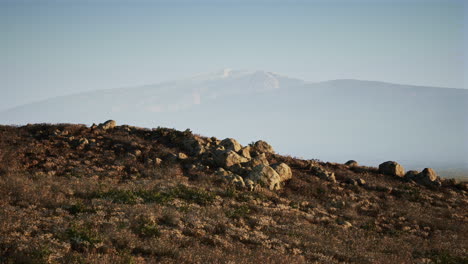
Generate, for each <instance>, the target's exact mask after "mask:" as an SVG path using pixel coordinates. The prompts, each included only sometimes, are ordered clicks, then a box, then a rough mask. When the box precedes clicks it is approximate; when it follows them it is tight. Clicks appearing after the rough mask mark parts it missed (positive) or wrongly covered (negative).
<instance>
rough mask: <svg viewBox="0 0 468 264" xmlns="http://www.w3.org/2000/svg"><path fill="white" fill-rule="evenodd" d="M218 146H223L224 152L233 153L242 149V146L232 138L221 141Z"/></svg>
mask: <svg viewBox="0 0 468 264" xmlns="http://www.w3.org/2000/svg"><path fill="white" fill-rule="evenodd" d="M220 145H221V146H223V147H224V149H225V150H233V151H235V152H238V151H239V150H241V149H242V145H241V144H239V142H237V140H235V139H233V138H226V139H223V140H222V141H221V143H220Z"/></svg>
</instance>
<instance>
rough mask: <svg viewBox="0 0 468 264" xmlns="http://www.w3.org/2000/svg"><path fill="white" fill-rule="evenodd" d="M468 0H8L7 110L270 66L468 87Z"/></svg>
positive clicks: (4, 46) (4, 11)
mask: <svg viewBox="0 0 468 264" xmlns="http://www.w3.org/2000/svg"><path fill="white" fill-rule="evenodd" d="M467 10H468V7H467V4H466V3H465V1H463V0H424V1H423V0H405V1H403V0H393V1H391V0H373V1H370V0H328V1H324V0H315V1H314V0H310V1H300V0H290V1H286V0H284V1H279V0H271V1H266V0H250V1H247V0H238V1H234V0H201V1H196V0H185V1H181V0H172V1H169V0H166V1H162V0H159V1H158V0H155V1H143V0H133V1H130V0H116V1H111V0H94V1H91V0H81V1H73V0H62V1H58V0H55V1H52V0H47V1H46V0H44V1H43V0H0V33H1V34H0V94H1V96H0V110H2V109H6V108H10V107H13V106H16V105H21V104H24V103H28V102H32V101H38V100H42V99H46V98H50V97H55V96H61V95H67V94H72V93H80V92H85V91H91V90H97V89H110V88H119V87H132V86H139V85H145V84H154V83H159V82H163V81H168V80H174V79H179V78H184V77H189V76H193V75H195V74H198V73H205V72H213V71H219V70H220V69H223V68H234V69H259V70H267V71H272V72H277V73H281V74H284V75H287V76H291V77H295V78H300V79H304V80H307V81H325V80H332V79H362V80H377V81H386V82H393V83H402V84H414V85H425V86H439V87H452V88H468V85H467V84H468V69H467V49H468V48H467V47H468V41H467V38H468V37H467V31H468V11H467Z"/></svg>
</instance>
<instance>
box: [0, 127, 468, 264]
mask: <svg viewBox="0 0 468 264" xmlns="http://www.w3.org/2000/svg"><path fill="white" fill-rule="evenodd" d="M190 136H191V133H190V131H184V132H179V131H175V130H171V129H163V128H159V129H156V130H154V131H151V130H143V129H135V128H131V127H129V128H126V127H118V128H116V129H114V130H112V131H107V132H104V131H97V130H92V129H90V128H87V127H85V126H82V125H69V124H59V125H47V124H40V125H31V126H25V127H9V126H0V263H257V262H264V263H392V264H393V263H418V262H419V263H467V262H468V258H467V255H468V253H467V247H468V245H467V241H468V237H467V234H468V226H467V221H468V212H467V210H466V208H467V205H468V202H467V193H466V191H464V190H462V189H460V188H458V187H457V186H455V185H453V186H448V187H443V188H438V189H429V188H426V187H423V186H419V185H414V184H410V183H406V182H404V181H402V180H400V179H396V178H392V177H390V176H384V175H381V174H378V172H377V170H376V169H375V168H367V167H356V168H349V167H347V166H345V165H341V164H330V163H323V162H320V161H315V162H317V163H318V164H320V165H321V166H323V167H324V168H326V169H327V170H329V171H333V172H335V174H336V178H337V181H338V183H330V182H327V181H324V180H321V179H319V178H318V177H316V176H315V175H313V174H312V173H311V172H310V171H309V169H308V165H309V164H310V161H305V160H300V159H295V158H292V157H282V156H278V155H269V156H268V159H269V161H270V163H273V162H286V163H288V164H289V165H290V166H291V167H292V168H293V173H294V177H293V179H292V180H290V181H289V182H287V183H286V185H285V186H284V187H283V188H282V190H280V191H278V192H272V191H269V190H265V189H262V188H259V189H257V190H255V191H252V192H250V191H246V190H237V189H236V188H234V187H233V186H230V185H229V184H227V183H226V182H224V181H222V180H221V179H220V178H218V177H217V176H215V175H214V170H215V169H216V168H214V167H209V168H207V167H206V166H205V167H204V166H201V167H200V166H199V167H197V166H195V168H193V167H190V168H187V167H188V166H187V165H191V164H194V165H199V163H200V160H198V159H197V157H194V156H190V157H189V158H188V159H187V160H183V161H181V160H177V159H176V158H174V154H177V153H178V152H181V151H183V148H182V147H181V142H182V141H183V139H184V138H186V137H190ZM81 138H86V139H87V140H88V141H89V142H90V143H89V144H87V145H84V146H80V145H79V144H78V140H79V139H81ZM92 140H94V141H92ZM156 158H161V159H162V160H163V163H162V164H160V165H157V164H155V163H154V160H155V159H156ZM359 178H361V179H364V180H365V181H366V182H367V183H369V185H366V186H359V185H353V184H350V183H349V179H359ZM376 186H377V187H376ZM344 223H349V224H350V226H347V225H345V224H344ZM425 261H426V262H425Z"/></svg>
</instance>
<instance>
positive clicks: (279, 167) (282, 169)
mask: <svg viewBox="0 0 468 264" xmlns="http://www.w3.org/2000/svg"><path fill="white" fill-rule="evenodd" d="M271 167H272V168H273V169H274V170H275V171H276V172H277V173H278V175H279V176H280V178H281V181H282V182H283V181H287V180H290V179H292V170H291V168H290V167H289V166H288V165H287V164H286V163H280V164H275V165H272V166H271Z"/></svg>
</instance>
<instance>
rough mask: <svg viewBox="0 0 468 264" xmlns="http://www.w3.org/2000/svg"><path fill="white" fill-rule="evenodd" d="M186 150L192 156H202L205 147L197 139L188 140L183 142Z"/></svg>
mask: <svg viewBox="0 0 468 264" xmlns="http://www.w3.org/2000/svg"><path fill="white" fill-rule="evenodd" d="M182 145H183V146H184V149H185V150H186V151H188V153H190V154H192V155H200V154H203V153H204V152H205V147H204V146H203V144H202V142H201V140H198V139H196V138H188V139H185V140H184V141H183V142H182Z"/></svg>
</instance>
